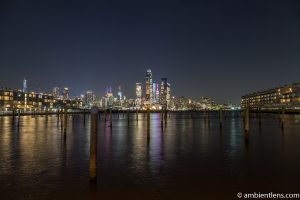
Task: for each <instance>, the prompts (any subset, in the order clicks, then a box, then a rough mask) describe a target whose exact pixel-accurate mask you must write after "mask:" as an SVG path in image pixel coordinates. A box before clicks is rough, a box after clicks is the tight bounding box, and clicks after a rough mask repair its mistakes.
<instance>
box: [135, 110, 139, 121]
mask: <svg viewBox="0 0 300 200" xmlns="http://www.w3.org/2000/svg"><path fill="white" fill-rule="evenodd" d="M135 118H136V121H137V122H138V121H139V111H138V109H136V117H135Z"/></svg>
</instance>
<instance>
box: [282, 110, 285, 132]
mask: <svg viewBox="0 0 300 200" xmlns="http://www.w3.org/2000/svg"><path fill="white" fill-rule="evenodd" d="M284 117H285V109H284V108H282V109H281V129H282V130H283V129H284Z"/></svg>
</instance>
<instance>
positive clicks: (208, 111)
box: [207, 110, 210, 125]
mask: <svg viewBox="0 0 300 200" xmlns="http://www.w3.org/2000/svg"><path fill="white" fill-rule="evenodd" d="M207 123H208V125H209V124H210V110H207Z"/></svg>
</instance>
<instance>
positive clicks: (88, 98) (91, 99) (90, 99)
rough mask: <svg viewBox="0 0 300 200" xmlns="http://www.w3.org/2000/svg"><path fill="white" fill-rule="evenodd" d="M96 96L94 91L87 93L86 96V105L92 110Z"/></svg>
mask: <svg viewBox="0 0 300 200" xmlns="http://www.w3.org/2000/svg"><path fill="white" fill-rule="evenodd" d="M95 99H96V98H95V95H94V93H93V92H92V91H87V92H86V93H85V96H84V104H85V106H86V107H87V108H91V107H92V106H93V104H94V101H95Z"/></svg>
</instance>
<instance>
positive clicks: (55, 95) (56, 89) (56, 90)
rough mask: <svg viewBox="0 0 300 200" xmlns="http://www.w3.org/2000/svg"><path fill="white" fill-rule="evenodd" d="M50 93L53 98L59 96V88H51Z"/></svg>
mask: <svg viewBox="0 0 300 200" xmlns="http://www.w3.org/2000/svg"><path fill="white" fill-rule="evenodd" d="M52 95H53V97H54V98H58V97H59V88H58V87H54V88H53V91H52Z"/></svg>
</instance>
